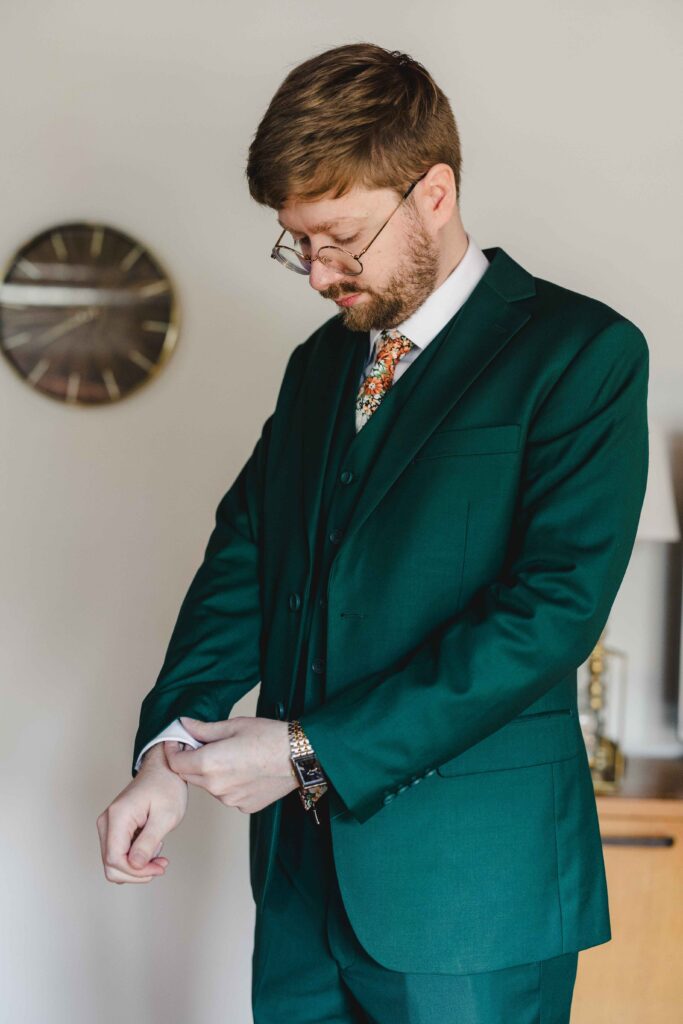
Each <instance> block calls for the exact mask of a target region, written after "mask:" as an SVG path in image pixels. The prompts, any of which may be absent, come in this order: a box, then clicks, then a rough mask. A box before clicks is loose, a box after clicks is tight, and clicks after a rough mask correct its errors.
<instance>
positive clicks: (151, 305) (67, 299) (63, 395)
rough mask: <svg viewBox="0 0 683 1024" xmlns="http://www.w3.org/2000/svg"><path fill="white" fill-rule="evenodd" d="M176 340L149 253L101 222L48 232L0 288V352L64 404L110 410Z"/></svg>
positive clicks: (172, 312)
mask: <svg viewBox="0 0 683 1024" xmlns="http://www.w3.org/2000/svg"><path fill="white" fill-rule="evenodd" d="M177 335H178V318H177V307H176V302H175V298H174V294H173V288H172V286H171V282H170V280H169V278H168V276H167V274H166V273H165V272H164V270H163V269H162V267H161V266H160V265H159V262H158V261H157V260H156V259H155V257H153V256H152V255H151V254H150V252H149V251H148V249H147V248H146V247H145V246H144V245H141V244H140V243H139V242H136V241H135V240H134V239H133V238H131V237H130V236H129V235H126V234H124V233H123V232H122V231H118V230H117V229H115V228H111V227H107V226H106V225H103V224H88V223H83V222H79V223H72V224H62V225H58V226H56V227H52V228H49V229H48V230H47V231H44V232H42V234H40V235H38V236H36V237H35V238H33V239H32V240H31V241H30V242H28V243H27V244H26V245H24V246H23V247H22V248H21V249H20V250H19V252H18V253H17V254H16V255H15V256H14V257H13V258H12V260H11V261H10V264H9V268H8V270H7V271H6V273H5V275H4V278H3V280H2V283H0V349H2V352H3V353H4V355H5V357H6V358H7V359H8V360H9V362H10V363H11V365H12V366H13V367H14V369H15V370H16V371H17V372H18V373H19V374H20V375H21V377H22V378H23V379H24V381H25V382H26V383H27V384H30V385H31V386H32V387H33V388H35V389H36V390H38V391H40V392H42V393H43V394H44V395H48V396H49V397H50V398H55V399H57V400H59V401H62V402H68V403H72V404H81V405H97V404H102V403H109V402H116V401H118V400H119V399H121V398H124V397H125V396H126V395H128V394H130V393H131V392H132V391H134V390H135V389H136V388H138V387H140V386H141V385H142V384H144V383H145V382H146V381H148V380H149V379H150V378H151V377H152V376H153V375H154V374H155V373H156V371H157V370H158V369H159V368H160V366H161V365H162V364H163V363H164V362H165V360H166V359H167V358H168V356H169V355H170V353H171V351H172V350H173V348H174V346H175V343H176V339H177Z"/></svg>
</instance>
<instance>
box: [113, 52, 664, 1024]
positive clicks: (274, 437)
mask: <svg viewBox="0 0 683 1024" xmlns="http://www.w3.org/2000/svg"><path fill="white" fill-rule="evenodd" d="M460 173H461V158H460V143H459V138H458V134H457V129H456V126H455V122H454V119H453V115H452V112H451V108H450V105H449V103H448V100H447V98H446V96H445V95H444V93H443V92H442V91H441V90H440V89H439V87H438V86H437V85H436V83H435V82H434V81H433V79H432V78H431V76H430V75H429V74H428V72H427V71H426V70H425V69H424V68H423V67H422V65H420V64H418V63H417V62H416V61H413V60H412V59H411V58H409V57H407V55H405V54H399V53H396V52H395V51H391V52H390V51H386V50H384V49H382V48H381V47H378V46H374V45H372V44H367V43H356V44H349V45H345V46H341V47H337V48H335V49H332V50H329V51H326V52H325V53H322V54H319V55H317V56H315V57H312V58H310V59H309V60H308V61H305V62H304V63H303V64H301V65H299V66H298V67H296V68H294V69H293V70H292V71H291V72H290V73H289V74H288V76H287V77H286V79H285V80H284V82H283V83H282V85H281V86H280V88H279V89H278V91H277V92H276V94H275V96H274V97H273V100H272V101H271V104H270V106H269V107H268V110H267V111H266V113H265V115H264V117H263V119H262V121H261V124H260V125H259V128H258V131H257V133H256V135H255V137H254V140H253V142H252V144H251V148H250V153H249V162H248V168H247V176H248V181H249V187H250V192H251V195H252V196H253V197H254V198H255V199H256V200H257V201H258V202H260V203H263V204H265V205H267V206H269V207H271V208H272V209H273V210H276V211H277V213H278V222H279V226H280V229H281V232H282V233H281V234H280V236H279V238H278V239H277V241H276V244H275V247H274V249H273V252H272V255H273V256H274V257H275V258H276V259H277V260H278V261H279V263H280V264H282V268H283V269H286V270H288V271H290V272H292V273H290V282H291V285H292V287H297V286H299V287H301V286H302V284H305V283H306V282H302V281H300V280H299V279H298V278H295V277H294V276H293V273H297V274H298V275H301V276H302V277H303V276H307V277H308V284H309V285H310V286H311V287H312V288H314V289H315V290H316V291H317V292H318V293H319V294H320V295H321V297H322V298H324V299H329V300H332V301H334V302H336V303H337V306H338V312H337V313H336V314H335V315H334V316H332V317H331V318H330V319H328V320H327V321H326V322H325V323H323V324H322V326H320V327H319V328H318V329H317V330H315V331H314V332H313V333H312V334H311V335H310V337H308V338H307V339H306V340H305V341H304V342H302V343H301V344H299V345H298V346H297V347H296V348H295V349H294V350H293V351H292V353H291V355H290V358H289V361H288V363H287V366H286V369H285V373H284V377H283V381H282V384H281V387H280V391H279V394H278V398H277V402H276V405H275V409H274V410H273V413H272V414H271V415H270V416H269V417H268V419H267V420H266V422H265V424H264V427H263V430H262V433H261V436H260V438H259V440H258V442H257V443H256V445H255V447H254V450H253V452H252V454H251V456H250V458H249V459H248V460H247V462H246V463H245V464H244V466H243V468H242V470H241V472H240V473H239V475H238V476H237V478H236V480H235V481H234V483H233V484H232V486H231V487H230V489H229V490H228V491H227V492H226V494H225V495H224V497H223V498H222V500H221V502H220V503H219V505H218V508H217V510H216V524H215V528H214V530H213V532H212V534H211V536H210V538H209V541H208V544H207V548H206V552H205V557H204V560H203V562H202V564H201V566H200V567H199V569H198V570H197V573H196V575H195V577H194V579H193V581H192V583H191V586H190V588H189V590H188V592H187V594H186V596H185V599H184V601H183V603H182V606H181V608H180V612H179V615H178V620H177V622H176V625H175V628H174V631H173V634H172V636H171V639H170V643H169V646H168V650H167V652H166V657H165V659H164V663H163V665H162V668H161V671H160V674H159V677H158V678H157V680H156V683H155V685H154V687H153V688H152V689H151V690H150V691H149V693H148V694H147V696H146V697H145V699H144V700H143V703H142V709H141V715H140V725H139V729H138V732H137V735H136V738H135V745H134V753H133V765H132V771H133V776H134V778H133V780H132V781H131V782H130V783H129V785H128V786H127V787H126V789H125V790H124V791H123V792H122V793H121V794H119V796H118V797H117V798H116V800H115V801H114V802H113V803H112V804H111V805H110V807H109V808H107V810H106V811H104V812H103V813H102V814H101V815H100V817H99V818H98V830H99V832H100V840H101V845H102V857H103V861H104V864H105V874H106V877H107V878H108V879H109V880H111V881H114V882H118V883H123V882H134V883H142V882H147V881H150V880H151V879H152V878H154V877H156V876H157V875H161V874H163V873H164V871H165V868H166V865H167V863H168V861H167V858H165V857H162V856H159V850H160V848H161V844H162V843H163V838H164V836H165V835H166V834H168V832H169V831H170V830H171V829H172V828H174V827H175V826H176V825H177V824H178V823H179V822H180V820H182V817H183V815H184V813H185V808H186V804H187V784H188V783H192V784H194V785H198V786H201V787H203V788H205V789H206V790H207V791H208V792H210V793H212V794H213V795H214V796H215V797H216V798H217V799H218V800H219V801H220V802H221V803H223V804H225V805H227V806H230V807H237V808H238V809H240V810H241V811H243V812H245V813H248V814H250V878H251V886H252V892H253V895H254V899H255V901H256V927H255V934H254V952H253V977H252V1005H253V1011H254V1021H255V1022H256V1024H275V1022H284V1021H290V1020H296V1021H298V1022H310V1024H320V1022H322V1021H333V1020H334V1021H339V1022H349V1024H351V1022H355V1021H377V1022H381V1024H401V1022H405V1024H408V1022H420V1024H437V1022H438V1024H461V1022H463V1021H468V1022H471V1024H494V1022H495V1024H503V1022H504V1024H527V1022H528V1024H532V1022H535V1021H538V1020H543V1021H544V1022H545V1024H551V1022H552V1024H564V1022H568V1021H569V1014H570V1004H571V999H572V992H573V985H574V980H575V975H576V969H577V958H578V952H579V950H581V949H585V948H587V947H590V946H594V945H596V944H599V943H603V942H607V941H608V940H609V939H610V922H609V913H608V903H607V890H606V881H605V874H604V865H603V859H602V850H601V843H600V834H599V827H598V821H597V814H596V809H595V800H594V796H593V790H592V785H591V777H590V771H589V767H588V762H587V758H586V751H585V746H584V744H583V739H582V734H581V729H580V727H579V723H578V716H577V685H576V684H577V678H576V669H577V667H578V666H579V665H580V664H582V662H583V661H584V660H585V659H586V658H587V657H588V655H589V654H590V652H591V650H592V648H593V646H594V644H595V643H596V641H597V640H598V638H599V636H600V633H601V631H602V629H603V627H604V625H605V622H606V620H607V616H608V614H609V610H610V607H611V605H612V602H613V600H614V597H615V595H616V593H617V590H618V588H619V585H620V583H621V580H622V578H623V575H624V572H625V570H626V567H627V564H628V561H629V558H630V554H631V551H632V547H633V543H634V540H635V534H636V528H637V524H638V518H639V515H640V508H641V505H642V500H643V496H644V491H645V483H646V476H647V456H648V437H647V413H646V403H647V383H648V348H647V344H646V342H645V339H644V337H643V335H642V333H641V332H640V330H639V329H638V328H637V327H636V326H635V325H634V324H633V323H632V322H631V321H629V320H627V319H626V318H625V317H623V316H622V315H620V314H619V313H618V312H616V311H615V310H613V309H611V308H610V307H609V306H607V305H606V304H604V303H602V302H600V301H599V300H597V299H593V298H589V297H587V296H585V295H581V294H578V293H576V292H574V291H571V290H570V289H568V288H565V287H562V286H560V285H557V284H554V283H551V282H549V281H547V280H545V279H543V278H540V277H536V276H534V275H532V274H531V273H530V272H529V271H528V270H526V269H525V268H524V267H523V266H522V265H521V264H520V263H519V262H517V261H516V260H515V259H514V258H513V257H512V256H510V255H509V254H508V253H507V252H506V251H505V250H504V249H503V248H501V247H499V246H494V247H490V248H485V249H483V250H482V249H480V248H479V246H478V245H477V244H476V241H475V240H474V238H473V237H472V235H471V233H468V232H466V231H465V229H464V227H463V224H462V221H461V217H460V210H459V198H460V187H461V176H460ZM259 682H260V684H261V685H260V690H259V696H258V703H257V708H256V717H254V718H250V717H246V716H240V717H233V718H230V717H229V716H230V711H231V709H232V707H233V706H234V704H235V703H236V701H238V700H239V699H240V698H241V697H242V696H243V695H244V694H245V693H247V692H248V691H249V690H250V689H252V688H253V687H254V686H256V685H257V684H258V683H259ZM185 745H189V746H190V747H192V748H194V749H185Z"/></svg>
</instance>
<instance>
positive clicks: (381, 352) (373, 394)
mask: <svg viewBox="0 0 683 1024" xmlns="http://www.w3.org/2000/svg"><path fill="white" fill-rule="evenodd" d="M379 340H380V345H379V348H378V349H377V355H376V357H375V362H374V363H373V365H372V367H371V369H370V372H369V374H368V375H367V377H366V378H365V380H364V381H363V383H362V384H361V386H360V388H359V390H358V394H357V396H356V433H358V431H359V430H360V429H361V427H363V426H365V424H366V423H367V422H368V420H369V419H370V417H371V416H372V414H373V412H376V411H377V409H379V407H380V404H381V402H382V399H383V398H384V396H385V395H386V393H387V391H388V390H389V388H390V387H391V385H392V384H393V383H394V371H395V369H396V364H397V363H398V361H399V359H400V358H401V356H404V355H405V354H406V352H409V351H410V349H411V348H412V347H413V345H414V344H415V342H414V341H411V340H410V338H406V336H405V334H401V332H400V331H398V330H396V328H395V327H392V328H391V329H390V330H385V331H382V333H381V335H380V338H379Z"/></svg>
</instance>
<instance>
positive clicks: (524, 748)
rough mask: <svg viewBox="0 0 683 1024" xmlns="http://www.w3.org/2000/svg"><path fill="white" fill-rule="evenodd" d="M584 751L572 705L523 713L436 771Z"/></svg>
mask: <svg viewBox="0 0 683 1024" xmlns="http://www.w3.org/2000/svg"><path fill="white" fill-rule="evenodd" d="M582 748H583V749H584V750H585V745H584V742H583V737H582V734H581V731H580V728H579V726H578V723H577V721H576V715H575V714H574V712H573V710H572V708H553V709H551V710H548V711H537V712H533V713H530V714H521V715H518V716H517V717H516V718H513V719H511V720H510V721H509V722H507V723H506V724H505V725H504V726H502V727H501V728H500V729H497V730H496V731H495V732H493V733H491V735H490V736H486V737H485V738H484V739H483V740H481V741H480V742H479V743H475V744H474V746H472V747H469V748H468V749H467V750H465V751H463V753H462V754H458V755H457V756H456V757H453V758H451V759H450V761H445V762H444V763H443V764H442V765H440V766H439V767H438V768H437V769H436V770H437V773H438V774H439V775H442V776H444V777H445V778H448V777H451V776H455V775H468V774H470V773H472V772H490V771H500V770H501V769H504V768H526V767H527V766H529V765H534V764H546V763H547V762H549V761H565V760H567V759H568V758H570V757H575V755H576V754H577V753H578V752H579V751H580V750H581V749H582Z"/></svg>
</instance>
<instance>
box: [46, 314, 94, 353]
mask: <svg viewBox="0 0 683 1024" xmlns="http://www.w3.org/2000/svg"><path fill="white" fill-rule="evenodd" d="M101 312H102V310H101V308H100V307H99V306H95V307H92V308H91V309H81V310H79V311H78V313H74V314H73V316H70V317H68V318H67V319H66V320H62V322H61V323H59V324H55V325H54V327H50V328H48V330H47V331H44V332H43V333H42V334H41V335H39V336H38V338H37V339H36V340H37V341H42V342H44V344H45V345H50V344H51V343H52V342H53V341H57V340H58V338H62V337H63V336H64V335H65V334H67V333H68V332H69V331H73V330H75V329H76V328H77V327H81V326H82V325H83V324H87V323H89V322H90V321H91V320H94V319H95V317H98V316H99V315H100V313H101Z"/></svg>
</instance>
